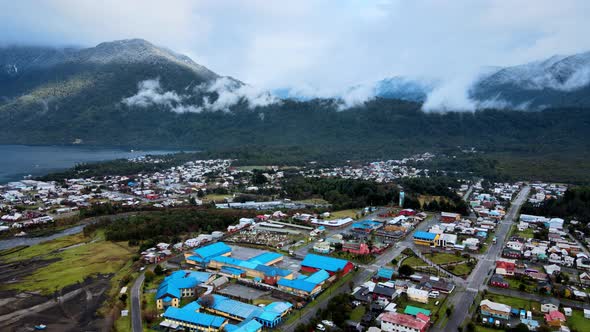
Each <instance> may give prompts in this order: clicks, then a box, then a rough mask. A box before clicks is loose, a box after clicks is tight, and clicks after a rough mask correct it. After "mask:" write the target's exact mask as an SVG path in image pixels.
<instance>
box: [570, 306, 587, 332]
mask: <svg viewBox="0 0 590 332" xmlns="http://www.w3.org/2000/svg"><path fill="white" fill-rule="evenodd" d="M567 326H568V327H569V328H570V329H571V330H572V331H578V332H590V319H586V318H584V312H582V311H581V310H573V311H572V316H571V317H567Z"/></svg>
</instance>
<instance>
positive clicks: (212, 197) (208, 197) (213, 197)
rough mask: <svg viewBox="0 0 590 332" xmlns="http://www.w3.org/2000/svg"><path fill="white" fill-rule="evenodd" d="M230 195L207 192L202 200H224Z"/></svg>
mask: <svg viewBox="0 0 590 332" xmlns="http://www.w3.org/2000/svg"><path fill="white" fill-rule="evenodd" d="M228 197H232V195H229V194H227V195H222V194H208V195H205V196H204V197H203V201H207V202H224V201H225V199H226V198H228Z"/></svg>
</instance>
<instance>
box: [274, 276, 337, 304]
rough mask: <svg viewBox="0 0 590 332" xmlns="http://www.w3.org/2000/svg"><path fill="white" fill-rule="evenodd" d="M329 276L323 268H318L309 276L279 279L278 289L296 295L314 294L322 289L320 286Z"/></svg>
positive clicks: (306, 295)
mask: <svg viewBox="0 0 590 332" xmlns="http://www.w3.org/2000/svg"><path fill="white" fill-rule="evenodd" d="M329 278H330V274H329V273H328V272H326V271H324V270H319V271H318V272H316V273H314V274H312V275H310V276H309V277H306V276H300V278H297V279H294V280H292V279H281V280H279V282H278V283H277V285H278V286H279V289H280V290H282V291H284V292H287V293H291V294H295V295H298V296H303V297H308V296H312V297H314V296H316V295H317V294H318V293H319V292H321V290H322V286H323V285H324V283H325V282H326V280H328V279H329Z"/></svg>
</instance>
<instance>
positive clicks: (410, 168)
mask: <svg viewBox="0 0 590 332" xmlns="http://www.w3.org/2000/svg"><path fill="white" fill-rule="evenodd" d="M434 157H435V156H434V154H432V153H429V152H426V153H423V154H418V155H414V156H411V157H409V158H403V159H398V160H387V161H375V162H371V163H368V164H364V165H346V166H341V167H332V168H313V167H309V168H307V169H305V170H301V171H300V174H301V175H303V176H305V177H338V178H343V179H358V180H371V181H375V182H378V183H387V182H392V181H394V180H396V179H400V178H406V177H418V176H423V175H424V176H426V175H428V169H421V168H417V167H416V165H418V164H420V163H422V162H425V161H428V160H430V159H432V158H434Z"/></svg>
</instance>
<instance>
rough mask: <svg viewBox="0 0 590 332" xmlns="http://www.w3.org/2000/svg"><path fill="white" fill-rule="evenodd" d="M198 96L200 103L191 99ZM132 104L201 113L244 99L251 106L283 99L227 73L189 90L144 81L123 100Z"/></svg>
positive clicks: (157, 80) (225, 110) (226, 107)
mask: <svg viewBox="0 0 590 332" xmlns="http://www.w3.org/2000/svg"><path fill="white" fill-rule="evenodd" d="M195 98H196V99H198V100H199V102H198V103H197V104H191V102H190V101H191V100H193V99H195ZM121 102H122V103H123V104H125V105H127V106H129V107H142V108H146V107H150V106H163V107H165V108H167V109H169V110H171V111H173V112H176V113H200V112H203V111H224V112H227V111H229V110H230V108H231V107H233V106H236V105H238V104H239V103H245V104H246V105H247V107H248V108H249V109H254V108H256V107H263V106H268V105H270V104H274V103H279V102H280V100H279V99H278V98H276V97H275V96H273V95H272V94H271V93H270V92H268V91H265V90H261V89H257V88H255V87H252V86H249V85H244V84H242V83H240V82H237V81H235V80H232V79H230V78H227V77H221V78H218V79H216V80H214V81H212V82H210V83H203V84H201V85H198V86H197V87H195V88H194V89H192V90H191V91H188V92H187V93H186V94H178V93H176V92H174V91H165V90H164V89H163V88H162V86H161V85H160V80H159V79H157V78H156V79H150V80H145V81H141V82H139V83H138V84H137V93H136V94H134V95H133V96H130V97H127V98H123V100H122V101H121Z"/></svg>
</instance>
